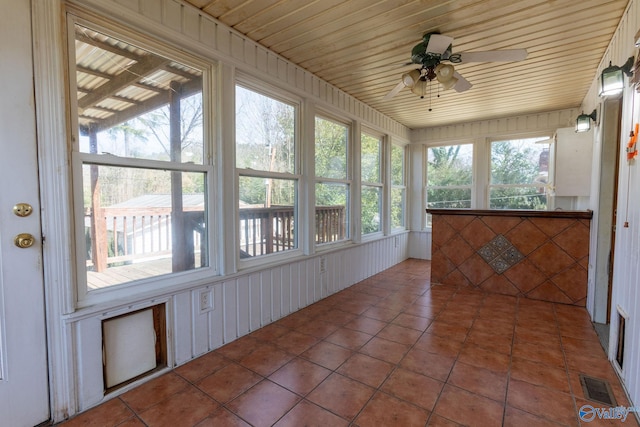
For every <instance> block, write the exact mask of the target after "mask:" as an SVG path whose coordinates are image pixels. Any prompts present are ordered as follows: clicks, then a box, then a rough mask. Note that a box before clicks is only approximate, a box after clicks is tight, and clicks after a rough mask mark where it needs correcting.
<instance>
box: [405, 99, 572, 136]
mask: <svg viewBox="0 0 640 427" xmlns="http://www.w3.org/2000/svg"><path fill="white" fill-rule="evenodd" d="M579 114H580V111H579V110H578V109H577V108H569V109H565V110H557V111H549V112H546V113H539V114H527V115H523V116H514V117H505V118H500V119H494V120H483V121H479V122H469V123H460V124H454V125H449V126H435V127H429V128H422V129H415V130H413V131H411V142H413V143H423V144H430V143H431V144H433V143H440V142H446V141H453V140H472V139H477V138H483V137H499V136H503V135H505V136H507V135H508V136H514V135H518V134H527V133H536V132H548V133H549V134H551V135H552V134H553V133H554V132H555V131H556V129H559V128H566V127H571V126H575V120H576V117H578V115H579Z"/></svg>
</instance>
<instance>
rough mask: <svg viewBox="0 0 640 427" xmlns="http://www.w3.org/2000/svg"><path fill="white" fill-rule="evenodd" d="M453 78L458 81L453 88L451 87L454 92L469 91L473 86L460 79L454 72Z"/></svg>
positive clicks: (467, 81) (458, 74)
mask: <svg viewBox="0 0 640 427" xmlns="http://www.w3.org/2000/svg"><path fill="white" fill-rule="evenodd" d="M453 77H455V78H456V79H458V81H457V82H456V84H455V86H454V87H453V90H455V91H456V92H464V91H466V90H469V89H471V86H473V85H472V84H471V83H469V80H467V79H465V78H464V77H462V76H461V75H460V73H458V72H457V71H454V73H453Z"/></svg>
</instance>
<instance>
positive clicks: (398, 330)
mask: <svg viewBox="0 0 640 427" xmlns="http://www.w3.org/2000/svg"><path fill="white" fill-rule="evenodd" d="M421 335H422V331H417V330H415V329H411V328H405V327H404V326H398V325H394V324H391V325H388V326H387V327H385V328H384V329H383V330H381V331H380V332H378V335H376V336H377V337H378V338H384V339H386V340H389V341H393V342H397V343H400V344H407V345H413V344H415V343H416V341H418V338H420V336H421Z"/></svg>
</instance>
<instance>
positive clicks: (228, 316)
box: [68, 232, 410, 411]
mask: <svg viewBox="0 0 640 427" xmlns="http://www.w3.org/2000/svg"><path fill="white" fill-rule="evenodd" d="M409 235H410V233H409V232H403V233H398V234H394V235H391V236H385V237H383V238H380V239H377V240H373V241H369V242H364V243H361V244H357V245H349V246H346V247H344V248H340V249H335V250H331V251H326V252H321V253H317V254H315V255H313V256H309V257H304V258H301V259H298V260H295V261H292V262H290V263H285V264H278V265H275V266H268V267H264V268H262V269H259V270H251V271H250V272H246V273H242V272H240V273H238V274H234V275H233V276H232V277H228V278H224V277H216V278H214V279H213V280H212V282H211V283H209V284H207V285H204V286H199V287H197V288H193V289H188V290H184V291H181V292H178V293H175V294H170V295H165V296H162V297H157V298H152V299H149V300H144V301H139V302H136V303H135V304H127V305H124V306H122V307H118V308H116V309H113V310H109V311H107V312H103V313H96V314H93V315H88V316H85V317H82V318H76V319H72V320H68V324H69V326H70V328H71V330H72V331H73V335H74V337H73V342H74V344H75V345H74V347H75V351H74V353H75V354H76V355H77V356H78V357H77V359H76V366H75V378H76V382H77V391H78V396H77V402H78V408H77V411H84V410H86V409H88V408H90V407H92V406H95V405H97V404H99V403H101V402H102V401H104V400H105V399H109V398H111V397H113V396H115V395H117V394H119V393H122V392H124V391H127V390H129V389H130V388H132V387H134V386H137V385H139V384H141V383H142V382H144V381H146V380H148V379H149V378H145V379H143V380H140V381H138V382H136V383H133V384H131V385H130V386H127V387H124V388H122V389H121V390H117V391H115V392H114V393H112V394H111V395H108V396H106V397H105V396H104V393H103V390H104V388H103V387H104V386H103V378H102V375H103V374H102V340H101V325H102V320H104V319H108V318H110V317H113V316H118V315H121V314H123V313H126V312H131V311H135V310H140V309H141V308H145V307H150V306H153V305H155V304H163V303H164V304H166V306H167V311H166V313H167V335H168V353H169V354H168V357H167V359H168V362H167V363H168V365H169V367H175V366H178V365H182V364H184V363H186V362H188V361H190V360H191V359H193V358H196V357H198V356H201V355H203V354H205V353H207V352H209V351H211V350H214V349H216V348H218V347H221V346H222V345H224V344H227V343H229V342H232V341H234V340H236V339H237V338H239V337H242V336H244V335H246V334H248V333H251V332H253V331H255V330H257V329H259V328H261V327H263V326H265V325H268V324H269V323H271V322H273V321H275V320H278V319H280V318H282V317H285V316H287V315H288V314H291V313H293V312H295V311H297V310H299V309H301V308H303V307H306V306H308V305H310V304H313V303H314V302H317V301H319V300H321V299H322V298H325V297H327V296H329V295H332V294H334V293H336V292H339V291H341V290H343V289H345V288H348V287H349V286H351V285H354V284H356V283H358V282H360V281H362V280H364V279H366V278H368V277H370V276H373V275H374V274H376V273H379V272H381V271H384V270H386V269H387V268H390V267H392V266H394V265H396V264H398V263H399V262H402V261H404V260H406V259H407V258H409ZM322 258H324V260H325V261H324V265H325V267H326V268H325V271H320V260H321V259H322ZM202 292H204V293H207V292H211V296H212V299H211V300H210V301H211V302H212V307H211V309H204V310H203V309H202V307H201V294H202Z"/></svg>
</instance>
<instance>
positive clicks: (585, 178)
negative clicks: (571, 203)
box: [555, 128, 593, 197]
mask: <svg viewBox="0 0 640 427" xmlns="http://www.w3.org/2000/svg"><path fill="white" fill-rule="evenodd" d="M555 146H556V164H555V187H556V196H558V197H563V196H569V197H574V196H589V193H590V191H591V157H592V155H593V130H590V131H589V132H580V133H577V132H576V131H575V129H574V128H562V129H558V130H557V131H556V144H555Z"/></svg>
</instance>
